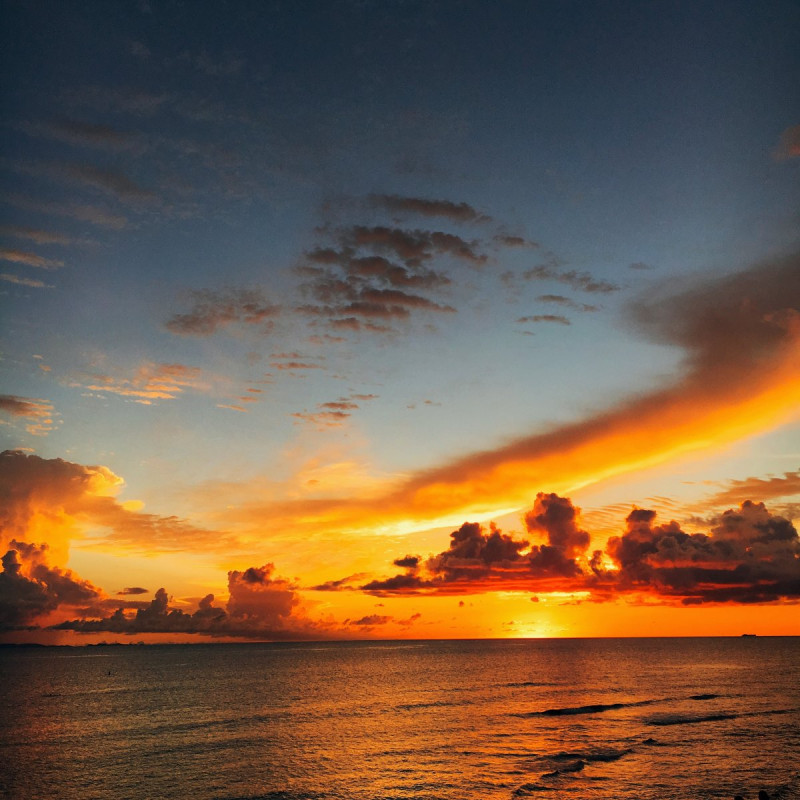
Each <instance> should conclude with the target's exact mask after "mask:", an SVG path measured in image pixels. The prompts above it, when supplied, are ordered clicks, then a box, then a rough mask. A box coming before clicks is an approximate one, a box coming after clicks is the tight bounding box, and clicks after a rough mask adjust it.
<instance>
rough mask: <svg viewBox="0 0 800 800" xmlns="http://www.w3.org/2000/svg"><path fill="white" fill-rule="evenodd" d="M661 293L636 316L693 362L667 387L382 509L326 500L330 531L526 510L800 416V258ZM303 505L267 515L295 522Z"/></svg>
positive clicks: (426, 476) (401, 494)
mask: <svg viewBox="0 0 800 800" xmlns="http://www.w3.org/2000/svg"><path fill="white" fill-rule="evenodd" d="M663 291H664V293H662V294H653V293H652V292H651V293H650V295H649V296H648V298H646V299H640V300H638V301H636V302H634V303H631V304H629V306H628V308H627V310H626V312H625V313H626V318H627V319H628V320H629V321H630V324H632V325H637V326H638V328H639V330H640V332H642V333H643V334H644V335H646V336H648V337H649V338H652V339H653V340H654V341H657V342H660V343H663V344H669V345H671V346H673V347H674V346H676V345H677V346H679V347H681V348H683V350H684V352H685V359H684V365H683V368H682V370H681V371H680V372H679V373H678V374H677V375H676V376H674V377H673V378H672V379H671V380H670V381H669V382H668V383H667V385H665V386H664V387H662V388H658V389H654V390H652V391H650V392H648V393H645V394H638V395H635V396H632V397H629V398H627V399H624V400H623V401H621V402H620V403H619V404H617V405H615V406H613V407H612V408H610V409H608V410H606V411H602V412H598V413H594V414H590V415H587V416H586V417H584V418H582V419H578V420H577V421H575V422H572V423H568V424H564V425H560V426H556V427H553V428H551V429H549V430H545V431H539V432H532V433H527V434H524V435H522V436H520V437H518V438H516V439H513V440H511V441H510V442H507V443H505V444H503V445H501V446H498V447H494V448H487V449H485V450H481V451H477V452H474V453H469V454H467V455H465V456H463V457H461V458H458V459H454V460H453V461H450V462H447V463H444V464H442V465H440V466H438V467H435V468H429V469H425V470H422V471H419V472H417V473H416V474H412V475H410V476H409V477H408V478H407V479H406V480H404V481H400V482H398V483H396V484H394V485H387V486H386V487H385V489H384V491H383V492H382V493H380V494H379V495H376V497H375V499H366V500H365V499H355V498H345V497H342V498H339V499H338V500H337V499H333V498H332V499H326V500H324V501H319V503H316V504H315V505H314V513H315V514H316V515H318V517H319V518H324V519H325V520H326V525H330V526H338V525H345V524H346V525H350V526H356V527H359V526H367V527H369V526H370V525H376V524H389V523H391V522H392V521H394V522H395V523H397V524H401V523H402V522H403V521H408V520H414V521H415V524H416V525H417V526H420V525H421V524H422V521H423V520H426V521H427V522H429V523H432V524H443V523H444V522H445V521H452V520H453V517H455V516H461V518H462V519H463V516H465V515H467V514H469V515H473V514H474V515H475V516H479V515H483V516H484V517H485V516H487V515H489V514H492V513H494V512H495V511H496V510H497V509H513V508H519V507H521V506H523V505H524V504H525V503H526V502H528V498H529V495H530V492H531V490H532V487H534V488H535V487H541V486H547V487H550V488H552V489H553V490H554V491H558V492H573V491H575V490H576V489H577V488H579V487H581V486H585V485H588V484H592V483H594V482H597V481H599V480H603V479H605V478H609V477H612V476H614V475H619V474H624V473H626V472H630V471H632V470H636V469H642V468H644V467H646V466H652V465H654V464H657V463H660V462H662V461H664V460H666V459H671V458H676V457H678V456H679V455H680V454H682V453H688V452H692V451H696V450H701V449H708V448H712V447H714V446H715V445H717V444H718V443H721V442H729V441H731V440H735V439H738V438H741V437H744V436H747V435H750V434H752V433H755V432H763V431H765V430H769V429H771V428H773V427H775V426H778V425H780V424H782V423H783V422H785V421H786V420H788V419H791V418H794V417H795V416H796V414H797V409H798V408H800V377H799V376H798V373H797V369H796V364H797V358H798V353H800V325H798V318H797V313H798V312H797V308H800V256H798V255H793V256H790V257H786V258H784V259H780V260H777V261H774V262H769V263H764V264H758V265H756V266H754V267H752V268H750V269H748V270H745V271H743V272H740V273H736V274H733V275H730V276H727V277H725V278H720V279H717V280H714V281H710V282H708V283H704V284H699V285H697V286H695V287H693V288H691V289H689V290H685V291H682V292H681V293H679V294H676V295H673V296H670V295H668V294H666V289H665V290H663ZM304 503H305V501H298V504H297V505H296V506H295V505H293V504H292V503H291V502H289V503H284V504H281V506H268V507H265V508H264V509H263V513H264V514H266V515H271V516H275V517H279V518H281V519H284V520H285V521H286V524H291V520H292V519H293V518H296V515H298V514H302V513H303V510H304V509H305V510H308V509H306V507H305V505H304Z"/></svg>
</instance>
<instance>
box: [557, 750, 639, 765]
mask: <svg viewBox="0 0 800 800" xmlns="http://www.w3.org/2000/svg"><path fill="white" fill-rule="evenodd" d="M632 752H633V750H631V748H630V747H626V748H625V749H624V750H614V749H612V748H603V749H600V750H588V751H585V752H584V751H578V752H565V753H556V754H555V755H552V756H542V759H543V760H545V759H546V760H547V761H584V762H587V763H591V762H592V761H600V762H604V763H609V762H611V761H619V759H621V758H622V757H623V756H626V755H628V753H632Z"/></svg>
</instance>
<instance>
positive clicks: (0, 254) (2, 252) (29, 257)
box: [0, 248, 64, 269]
mask: <svg viewBox="0 0 800 800" xmlns="http://www.w3.org/2000/svg"><path fill="white" fill-rule="evenodd" d="M0 260H2V261H10V262H11V263H12V264H24V265H25V266H26V267H37V268H38V269H58V268H59V267H63V266H64V262H63V261H59V260H57V259H54V258H44V257H43V256H38V255H36V253H27V252H24V251H22V250H8V249H5V248H4V249H0Z"/></svg>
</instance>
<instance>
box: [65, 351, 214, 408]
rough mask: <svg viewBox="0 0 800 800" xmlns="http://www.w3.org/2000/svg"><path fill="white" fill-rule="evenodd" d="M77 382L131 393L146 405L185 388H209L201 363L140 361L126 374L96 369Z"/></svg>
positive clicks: (171, 397)
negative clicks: (197, 365) (109, 372)
mask: <svg viewBox="0 0 800 800" xmlns="http://www.w3.org/2000/svg"><path fill="white" fill-rule="evenodd" d="M77 385H79V386H82V387H84V388H85V389H88V390H90V391H93V392H101V393H103V394H115V395H119V396H121V397H129V398H131V399H133V400H135V401H136V402H138V403H143V404H144V405H151V404H152V403H153V402H155V401H158V400H174V399H175V398H177V397H179V396H180V395H181V394H182V393H183V392H185V391H186V390H194V391H205V390H207V389H208V384H207V383H206V382H205V381H204V379H203V373H202V370H201V369H199V368H198V367H188V366H185V365H184V364H156V363H153V362H145V363H143V364H141V365H140V366H139V367H137V368H136V370H135V371H134V372H133V374H132V375H130V376H127V377H122V376H119V375H109V374H102V373H94V374H90V375H87V376H85V377H83V378H82V379H81V380H80V381H79V382H78V383H77Z"/></svg>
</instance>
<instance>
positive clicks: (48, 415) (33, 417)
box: [0, 394, 55, 436]
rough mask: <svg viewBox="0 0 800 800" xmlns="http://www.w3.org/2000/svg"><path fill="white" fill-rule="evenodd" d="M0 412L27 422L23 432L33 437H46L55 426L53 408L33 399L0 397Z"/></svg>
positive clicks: (43, 401)
mask: <svg viewBox="0 0 800 800" xmlns="http://www.w3.org/2000/svg"><path fill="white" fill-rule="evenodd" d="M0 412H3V413H5V414H8V415H9V416H11V417H20V418H22V419H27V420H29V424H28V425H26V426H25V430H26V431H28V433H30V434H33V435H34V436H46V435H47V434H48V433H50V431H52V430H53V428H54V426H55V422H54V420H53V418H54V416H55V413H54V411H53V406H52V405H51V404H50V403H48V402H47V401H46V400H40V399H38V398H35V397H17V396H16V395H13V394H3V395H0Z"/></svg>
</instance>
